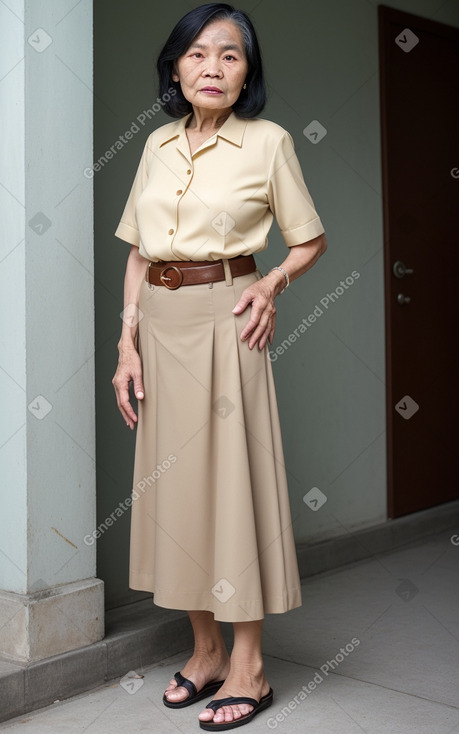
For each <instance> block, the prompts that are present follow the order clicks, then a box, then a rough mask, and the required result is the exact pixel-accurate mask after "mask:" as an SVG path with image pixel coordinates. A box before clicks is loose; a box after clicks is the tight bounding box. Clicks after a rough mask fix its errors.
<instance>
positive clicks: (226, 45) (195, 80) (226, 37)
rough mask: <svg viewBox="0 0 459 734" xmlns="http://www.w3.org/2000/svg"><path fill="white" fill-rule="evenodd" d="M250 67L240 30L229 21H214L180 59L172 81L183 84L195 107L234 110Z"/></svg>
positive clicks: (185, 92) (188, 97) (187, 98)
mask: <svg viewBox="0 0 459 734" xmlns="http://www.w3.org/2000/svg"><path fill="white" fill-rule="evenodd" d="M247 71H248V64H247V60H246V57H245V53H244V46H243V43H242V35H241V32H240V30H239V28H238V27H237V26H236V25H235V24H234V23H231V22H230V21H227V20H222V21H215V22H214V23H211V24H210V25H208V26H206V27H205V28H204V29H203V30H202V31H201V33H200V34H199V35H198V36H196V38H195V39H194V40H193V42H192V44H191V46H190V47H189V49H188V50H187V51H186V52H185V53H184V54H183V56H180V57H179V58H178V59H177V62H176V69H175V72H176V73H174V74H173V75H172V79H173V81H174V82H180V86H181V88H182V92H183V96H184V97H185V99H186V100H187V101H188V102H190V103H191V104H192V105H193V106H194V107H204V108H206V109H215V110H220V109H226V108H228V107H232V106H233V104H234V103H235V102H236V100H237V98H238V97H239V94H240V92H241V89H242V85H243V84H244V81H245V78H246V76H247Z"/></svg>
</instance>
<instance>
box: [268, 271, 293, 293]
mask: <svg viewBox="0 0 459 734" xmlns="http://www.w3.org/2000/svg"><path fill="white" fill-rule="evenodd" d="M273 270H279V272H281V273H282V275H283V276H284V278H285V287H284V288H282V290H281V292H280V294H279V295H282V293H283V292H284V291H285V288H288V287H289V285H290V278H289V277H288V273H287V271H286V270H284V268H281V267H279V266H278V265H277V266H276V267H275V268H271V270H270V272H271V273H272V271H273Z"/></svg>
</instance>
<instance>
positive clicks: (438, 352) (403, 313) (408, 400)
mask: <svg viewBox="0 0 459 734" xmlns="http://www.w3.org/2000/svg"><path fill="white" fill-rule="evenodd" d="M379 39H380V89H381V133H382V135H381V138H382V164H383V165H382V170H383V200H384V202H383V209H384V250H385V254H384V262H385V264H384V268H385V319H386V370H387V393H386V395H387V439H388V443H387V450H388V512H389V516H390V517H398V516H400V515H405V514H407V513H409V512H414V511H416V510H421V509H424V508H427V507H432V506H433V505H438V504H440V503H442V502H446V501H448V500H452V499H454V498H457V497H459V479H458V469H457V467H456V465H455V462H456V458H459V444H458V431H457V425H458V400H457V392H458V390H457V380H458V374H459V370H458V356H457V353H458V349H457V341H458V324H459V308H458V304H459V267H458V264H459V259H458V249H459V226H458V222H459V144H458V140H459V86H458V85H459V29H456V28H451V27H449V26H446V25H443V24H440V23H434V22H432V21H429V20H427V19H425V18H420V17H418V16H415V15H411V14H408V13H402V12H400V11H397V10H393V9H392V8H387V7H385V6H380V7H379ZM397 261H398V262H399V263H402V264H399V265H398V268H397V270H398V274H399V275H402V277H399V278H397V277H396V276H395V275H394V270H393V269H394V264H395V263H397ZM403 266H405V268H406V273H405V275H403ZM410 270H412V273H410V272H409V271H410ZM408 299H409V300H408ZM403 301H404V302H403Z"/></svg>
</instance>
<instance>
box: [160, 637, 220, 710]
mask: <svg viewBox="0 0 459 734" xmlns="http://www.w3.org/2000/svg"><path fill="white" fill-rule="evenodd" d="M229 670H230V661H229V655H228V651H227V649H226V647H224V648H220V649H219V650H215V651H213V652H206V653H204V652H194V654H193V655H192V656H191V658H190V659H189V660H188V662H187V664H186V665H185V667H184V668H182V670H181V671H180V672H181V674H182V675H183V677H184V678H188V679H189V680H191V681H192V682H193V683H194V685H195V686H196V690H197V691H198V693H199V691H200V690H201V688H204V686H205V685H206V684H207V683H211V682H212V681H220V680H225V678H226V676H227V675H228V673H229ZM165 696H166V698H167V700H168V701H170V702H171V703H179V702H180V701H185V699H187V698H189V696H190V694H189V692H188V691H187V689H186V688H184V687H183V686H178V685H177V681H176V680H175V678H173V679H172V680H171V681H170V682H169V685H168V687H167V689H166V691H165Z"/></svg>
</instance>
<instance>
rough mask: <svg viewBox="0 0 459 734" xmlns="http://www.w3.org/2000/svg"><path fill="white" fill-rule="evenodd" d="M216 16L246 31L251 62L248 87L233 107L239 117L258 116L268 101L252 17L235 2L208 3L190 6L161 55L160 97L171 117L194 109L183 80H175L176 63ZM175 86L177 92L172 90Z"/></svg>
mask: <svg viewBox="0 0 459 734" xmlns="http://www.w3.org/2000/svg"><path fill="white" fill-rule="evenodd" d="M216 20H230V21H232V22H233V23H235V25H237V27H238V28H239V30H240V31H241V34H242V40H243V44H244V51H245V56H246V59H247V64H248V71H247V77H246V80H245V82H246V84H247V88H246V89H242V90H241V93H240V95H239V97H238V99H237V100H236V102H235V103H234V105H233V108H232V109H233V111H234V112H235V113H236V114H237V115H238V116H239V117H255V116H256V115H258V113H259V112H261V110H262V109H263V107H264V106H265V104H266V87H265V81H264V75H263V66H262V61H261V53H260V47H259V45H258V39H257V35H256V33H255V28H254V27H253V24H252V21H251V20H250V18H249V17H248V15H247V14H246V13H244V11H242V10H236V9H235V8H233V7H232V6H231V5H227V4H226V3H207V4H206V5H200V6H199V7H197V8H194V10H190V12H189V13H187V14H186V15H184V16H183V18H181V19H180V20H179V22H178V23H177V24H176V26H175V28H174V29H173V30H172V32H171V34H170V36H169V38H168V39H167V41H166V43H165V45H164V47H163V49H162V51H161V53H160V54H159V56H158V61H157V64H156V66H157V69H158V75H159V97H160V99H162V100H164V103H163V109H164V111H165V112H166V113H167V114H168V115H170V116H171V117H183V116H185V115H187V114H188V113H190V112H192V110H193V107H192V105H191V103H190V102H188V100H187V99H185V97H184V96H183V93H182V89H181V87H180V82H174V81H173V80H172V73H173V72H174V70H175V68H174V67H175V63H176V61H177V59H178V58H179V57H180V56H183V54H184V53H186V51H187V50H188V49H189V47H190V46H191V43H192V41H193V40H194V39H195V38H196V36H197V35H199V33H200V32H201V31H202V29H203V28H204V27H205V26H206V25H208V24H209V23H212V22H213V21H216ZM171 87H172V88H173V89H174V90H175V91H176V94H174V95H171V94H170V91H171ZM166 100H167V101H166Z"/></svg>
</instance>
